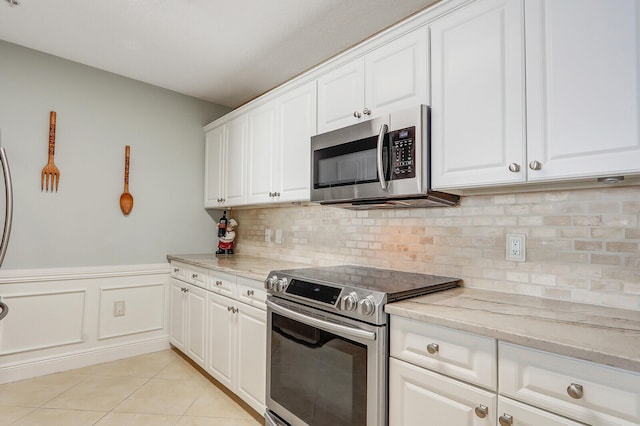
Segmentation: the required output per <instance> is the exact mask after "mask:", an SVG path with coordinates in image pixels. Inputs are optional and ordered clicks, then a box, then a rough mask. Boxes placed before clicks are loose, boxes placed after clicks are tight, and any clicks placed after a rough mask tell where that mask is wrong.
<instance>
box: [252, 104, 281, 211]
mask: <svg viewBox="0 0 640 426" xmlns="http://www.w3.org/2000/svg"><path fill="white" fill-rule="evenodd" d="M276 113H277V105H276V102H275V101H273V102H269V103H267V104H265V105H262V106H260V107H258V108H256V109H254V110H252V111H250V112H249V116H248V120H249V123H248V127H249V138H248V147H249V149H248V150H247V159H248V170H247V174H248V177H247V183H248V185H247V203H248V204H260V203H268V202H269V201H272V200H273V196H272V194H273V192H275V190H274V183H273V180H272V179H273V173H274V160H275V157H276V156H277V155H278V153H277V152H274V150H275V149H276V127H277V123H276Z"/></svg>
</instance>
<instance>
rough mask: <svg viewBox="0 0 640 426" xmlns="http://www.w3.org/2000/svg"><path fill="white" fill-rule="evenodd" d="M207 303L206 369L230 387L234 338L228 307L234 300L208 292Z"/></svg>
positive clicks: (231, 384)
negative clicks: (207, 337) (207, 340)
mask: <svg viewBox="0 0 640 426" xmlns="http://www.w3.org/2000/svg"><path fill="white" fill-rule="evenodd" d="M207 303H208V306H207V310H208V316H209V324H208V326H209V353H208V356H207V359H208V361H207V368H206V370H207V372H208V373H209V374H211V375H212V376H213V377H214V378H216V380H218V381H219V382H220V383H222V384H223V385H225V386H226V387H228V388H229V389H232V386H233V383H232V377H233V373H232V372H233V366H234V364H233V362H234V361H233V352H234V350H233V345H234V339H233V333H232V325H233V324H232V319H233V317H232V313H231V312H230V311H229V308H230V307H231V306H233V304H234V303H235V302H234V301H233V300H232V299H229V298H227V297H224V296H220V295H217V294H214V293H209V294H208V298H207Z"/></svg>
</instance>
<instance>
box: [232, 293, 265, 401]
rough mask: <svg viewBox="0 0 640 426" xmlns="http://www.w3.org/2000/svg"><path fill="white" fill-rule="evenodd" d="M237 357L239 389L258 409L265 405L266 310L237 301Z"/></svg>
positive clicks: (237, 390)
mask: <svg viewBox="0 0 640 426" xmlns="http://www.w3.org/2000/svg"><path fill="white" fill-rule="evenodd" d="M237 306H238V312H237V313H236V325H237V329H236V334H237V336H238V346H237V349H238V352H237V354H236V358H237V360H238V369H237V372H236V373H237V376H236V377H237V383H236V392H237V393H238V395H239V396H240V398H242V399H243V400H244V401H245V402H247V403H248V404H249V405H250V406H251V407H252V408H253V409H254V410H256V411H257V412H258V413H263V412H264V409H265V390H266V377H267V365H266V364H267V325H266V320H267V314H266V312H265V311H263V310H260V309H256V308H253V307H251V306H248V305H245V304H244V303H237Z"/></svg>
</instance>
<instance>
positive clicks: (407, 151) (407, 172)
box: [389, 126, 416, 180]
mask: <svg viewBox="0 0 640 426" xmlns="http://www.w3.org/2000/svg"><path fill="white" fill-rule="evenodd" d="M415 136H416V128H415V126H413V127H407V128H405V129H399V130H393V131H391V132H389V148H390V149H391V179H393V180H395V179H407V178H414V177H415V176H416V164H415V161H416V160H415V158H416V156H415V155H416V143H415V140H416V137H415Z"/></svg>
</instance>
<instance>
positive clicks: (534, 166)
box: [529, 160, 542, 170]
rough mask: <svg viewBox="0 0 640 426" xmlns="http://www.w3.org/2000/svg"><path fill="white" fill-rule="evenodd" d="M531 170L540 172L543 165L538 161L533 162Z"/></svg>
mask: <svg viewBox="0 0 640 426" xmlns="http://www.w3.org/2000/svg"><path fill="white" fill-rule="evenodd" d="M529 168H530V169H531V170H540V169H541V168H542V163H541V162H539V161H537V160H533V161H532V162H530V163H529Z"/></svg>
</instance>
